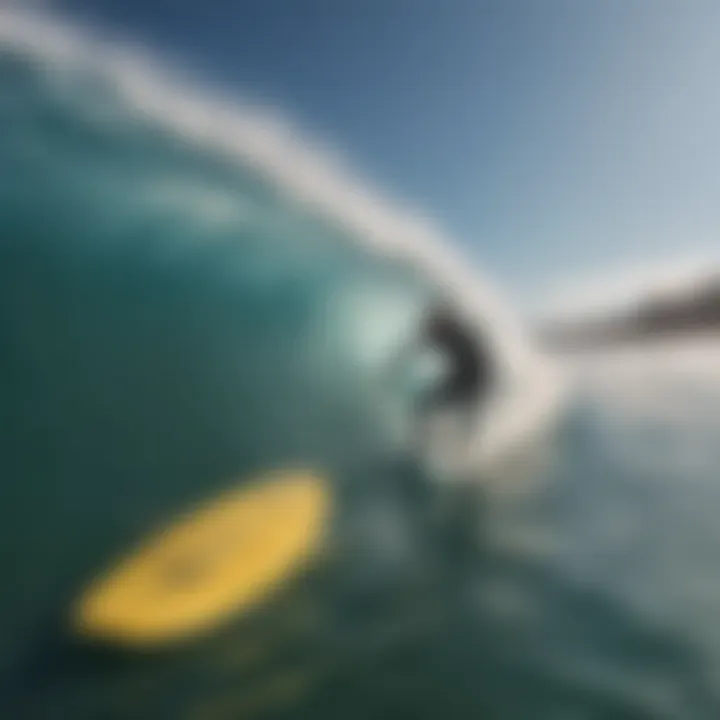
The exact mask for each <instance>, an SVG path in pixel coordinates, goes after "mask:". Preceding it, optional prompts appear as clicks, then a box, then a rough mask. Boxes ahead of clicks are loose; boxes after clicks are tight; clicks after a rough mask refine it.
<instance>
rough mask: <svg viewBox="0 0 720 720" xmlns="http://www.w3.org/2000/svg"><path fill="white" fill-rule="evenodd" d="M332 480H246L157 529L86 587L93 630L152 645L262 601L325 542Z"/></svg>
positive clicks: (86, 630) (86, 617)
mask: <svg viewBox="0 0 720 720" xmlns="http://www.w3.org/2000/svg"><path fill="white" fill-rule="evenodd" d="M328 511H329V494H328V488H327V486H326V484H325V483H324V482H323V480H322V479H321V478H320V477H318V476H316V475H314V474H312V473H308V472H282V473H273V474H272V475H270V476H268V477H266V478H261V479H260V480H259V481H258V482H254V483H252V484H251V485H248V484H244V485H243V486H242V487H240V488H237V489H234V490H232V491H230V492H228V493H226V494H224V495H223V496H221V497H220V498H218V499H216V500H214V501H213V502H211V503H209V504H207V505H205V506H203V507H201V508H199V509H198V510H197V511H196V512H193V513H192V514H190V515H189V516H187V517H185V518H183V519H181V520H179V521H178V522H176V523H174V524H172V525H170V526H169V527H168V528H166V529H164V530H163V531H161V532H159V533H158V534H157V535H155V536H154V537H151V538H150V539H149V540H148V541H147V542H146V543H145V544H144V545H141V546H140V547H139V548H138V549H137V550H136V551H135V552H133V553H132V554H131V555H130V556H129V557H127V558H125V559H124V560H122V561H121V562H120V563H119V564H118V565H116V566H115V567H114V568H111V570H110V571H109V572H108V573H106V574H104V575H102V576H101V577H99V578H98V579H97V580H96V581H95V582H93V583H92V584H91V585H90V587H89V588H88V589H87V590H86V592H85V593H84V594H83V595H82V596H81V597H80V600H79V602H78V603H77V605H76V607H75V609H74V618H73V622H74V625H75V627H76V629H77V630H78V631H79V632H81V633H82V634H83V635H86V636H90V637H93V638H97V639H101V640H105V641H110V642H114V643H118V644H122V645H126V646H137V647H143V646H147V647H151V646H156V645H161V644H165V643H168V642H173V641H178V640H184V639H187V638H189V637H193V636H195V635H197V634H201V633H203V632H207V631H210V630H212V629H214V628H215V627H216V626H218V625H219V624H221V623H222V622H223V621H226V620H229V619H231V618H233V617H236V616H237V615H238V614H242V613H243V612H245V611H248V610H250V609H252V608H254V607H256V606H257V605H258V604H259V603H261V602H263V600H265V599H266V598H267V597H268V595H270V594H271V593H272V592H273V591H274V590H276V589H277V588H278V586H279V585H281V584H282V583H283V582H285V581H287V580H289V579H290V578H291V577H293V576H294V575H295V574H296V572H297V571H299V570H300V569H301V568H302V567H303V566H304V565H305V564H306V563H307V562H308V561H309V560H310V559H311V557H312V556H313V555H314V554H315V553H316V551H317V550H318V549H319V546H320V543H321V540H322V536H323V531H324V527H325V520H326V517H327V515H328Z"/></svg>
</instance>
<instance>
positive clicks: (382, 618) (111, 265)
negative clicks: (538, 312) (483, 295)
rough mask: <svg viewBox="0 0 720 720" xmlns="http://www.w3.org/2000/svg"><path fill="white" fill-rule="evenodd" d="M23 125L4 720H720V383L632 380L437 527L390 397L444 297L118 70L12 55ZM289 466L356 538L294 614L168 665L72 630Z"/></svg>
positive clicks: (8, 313)
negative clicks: (217, 502)
mask: <svg viewBox="0 0 720 720" xmlns="http://www.w3.org/2000/svg"><path fill="white" fill-rule="evenodd" d="M0 123H1V126H0V295H1V296H2V300H1V301H0V418H1V421H0V478H1V482H0V520H1V522H0V572H1V573H2V575H1V578H2V579H1V581H0V711H1V713H0V714H1V715H2V717H8V718H33V719H34V718H37V719H45V718H47V719H48V720H50V719H53V720H54V719H60V718H72V719H75V718H77V719H78V720H84V719H88V720H89V719H95V718H98V719H105V718H148V720H150V719H153V720H155V719H160V718H188V720H189V719H190V718H223V719H225V718H228V719H230V718H233V719H234V718H246V717H256V718H260V717H288V718H306V717H307V718H311V717H312V718H343V720H345V719H351V718H363V719H367V718H424V717H439V716H442V717H450V718H474V717H484V718H498V719H500V720H511V719H519V720H524V719H526V718H527V719H531V720H543V719H545V718H547V719H548V720H558V719H559V720H562V719H565V718H567V719H570V718H572V719H581V718H582V719H583V720H585V719H590V718H599V719H604V718H609V719H613V720H615V719H622V720H630V719H633V720H641V719H642V720H651V719H655V718H671V719H673V720H692V719H693V718H699V719H705V718H707V719H708V720H711V719H712V718H715V717H717V715H718V712H720V705H719V704H718V697H717V691H716V686H717V679H718V674H717V667H718V666H717V663H718V661H719V660H720V632H719V631H720V623H718V619H717V618H718V613H717V608H718V607H720V582H718V581H717V578H718V561H717V558H718V557H720V530H718V529H717V527H716V521H715V518H716V512H717V507H718V504H719V502H718V501H720V489H719V486H718V484H717V468H718V466H719V465H718V462H717V461H718V459H720V458H718V452H717V447H718V444H717V440H718V437H719V436H720V423H719V422H718V417H717V412H716V405H715V404H714V402H712V399H713V397H714V396H713V391H714V387H715V386H714V385H713V384H712V383H713V377H712V375H711V374H709V375H702V374H701V376H700V380H699V381H698V380H695V381H693V382H691V381H690V380H688V379H687V378H686V377H685V375H683V373H680V372H679V371H678V373H675V374H674V375H673V374H671V377H672V384H671V383H670V380H669V379H668V377H669V376H660V377H659V378H658V379H655V380H653V379H652V378H648V377H647V373H644V374H643V373H640V374H638V375H637V376H634V379H631V381H630V385H629V388H620V390H623V392H620V395H621V396H622V397H623V399H624V400H628V398H632V392H630V391H638V388H639V386H640V384H641V382H645V383H646V385H647V387H645V386H643V387H644V388H645V394H646V395H647V394H649V396H650V397H651V398H660V399H662V398H665V399H666V400H665V405H664V406H663V404H662V402H660V403H659V404H656V406H652V404H651V405H650V408H651V410H650V412H645V413H644V414H643V413H638V412H633V411H634V410H637V406H633V405H632V403H629V404H626V405H623V404H618V403H617V402H615V396H614V395H613V393H612V390H613V389H616V390H617V389H618V384H617V382H616V381H611V382H610V383H609V384H608V385H607V386H604V387H603V391H602V392H600V393H590V394H589V395H588V396H587V397H582V398H579V399H578V401H577V403H576V404H575V405H574V406H573V407H572V408H571V409H570V410H569V411H568V413H567V415H566V417H565V418H564V420H563V422H562V423H561V426H560V427H559V428H558V430H557V431H556V432H555V433H554V434H553V436H552V437H548V438H547V439H546V440H545V441H544V445H542V447H540V448H539V449H537V448H536V450H539V455H540V456H541V457H542V458H544V459H547V458H549V460H548V461H547V462H543V463H540V462H538V463H537V464H533V463H531V462H530V460H527V462H526V465H525V466H523V472H522V474H521V475H522V477H521V478H520V480H522V486H521V487H520V488H518V486H517V483H518V482H520V480H519V479H518V478H517V477H516V473H510V471H508V476H507V478H506V480H507V486H508V488H509V487H510V485H511V484H512V486H513V487H512V490H513V491H512V492H511V493H510V492H508V493H505V492H503V489H502V485H503V480H504V479H503V478H500V483H496V484H499V485H500V486H501V488H500V489H499V490H498V489H492V490H491V489H490V488H488V490H487V492H486V493H485V494H483V495H482V497H481V498H479V499H478V500H477V501H476V502H469V501H467V502H465V499H464V498H462V499H461V500H462V502H458V503H456V504H455V505H454V506H453V505H452V504H451V506H450V507H449V508H447V509H446V511H445V514H444V515H442V516H441V515H440V513H439V510H438V508H439V505H440V503H441V501H447V498H443V497H436V496H435V495H433V494H432V493H423V489H424V488H425V487H426V486H425V485H424V484H423V482H422V481H423V480H424V479H425V478H424V471H423V463H422V457H421V455H420V453H419V452H417V448H415V452H413V447H412V445H411V444H410V445H409V444H408V442H407V440H408V435H409V428H410V427H411V422H412V419H411V416H410V412H411V408H412V394H413V389H412V383H411V382H410V380H411V379H412V377H413V374H414V371H415V369H416V368H414V367H412V365H413V363H412V359H409V360H408V365H407V366H405V367H403V368H400V371H399V372H398V369H397V368H392V359H393V353H394V351H395V350H396V349H397V348H398V347H400V346H402V343H403V342H404V341H405V340H406V339H407V338H411V337H412V335H413V331H414V330H415V328H416V325H417V321H418V313H419V311H420V310H421V309H422V308H423V307H424V305H425V303H426V302H427V301H428V298H430V297H431V296H432V295H433V294H434V288H432V287H431V286H430V284H429V282H428V281H426V280H424V279H423V278H421V277H418V276H415V275H414V274H413V273H411V272H410V271H409V270H407V269H405V268H403V267H402V266H401V265H397V264H393V263H392V262H391V261H390V260H389V259H388V258H385V257H383V256H381V255H376V254H372V253H370V252H369V250H365V249H363V247H362V243H358V242H356V241H354V240H355V239H353V238H352V237H351V235H352V231H351V230H350V229H349V228H346V227H342V226H340V225H339V224H337V223H331V222H330V221H328V220H323V219H322V216H320V215H319V214H317V213H314V212H312V210H311V208H309V207H307V206H305V205H303V204H301V203H299V202H297V201H295V200H293V199H292V198H291V197H289V196H288V195H287V194H285V193H283V192H282V191H281V190H280V189H279V188H277V187H275V186H273V184H272V182H270V181H269V180H268V179H267V177H265V176H264V175H263V173H262V171H261V169H258V168H252V167H249V166H248V165H246V164H243V162H241V161H240V160H238V159H237V158H235V157H229V156H226V155H222V154H219V153H215V152H211V151H210V150H208V149H207V148H205V147H203V146H202V145H199V144H197V143H196V142H195V141H192V140H190V139H189V138H188V137H186V136H183V135H182V134H180V133H178V132H176V131H173V130H172V129H171V128H170V127H169V126H166V125H163V123H161V122H158V121H157V120H155V119H153V118H151V117H149V116H145V115H143V114H142V113H141V112H137V111H135V110H133V108H130V107H126V106H124V105H123V101H122V94H121V93H119V92H118V90H117V88H116V87H114V86H113V83H112V78H108V77H106V76H103V75H102V73H95V72H93V71H92V69H91V68H86V69H85V70H83V71H82V72H80V71H79V70H78V69H77V68H74V69H70V68H68V67H66V68H62V67H60V68H59V67H57V66H54V65H52V64H50V63H48V62H46V61H45V60H43V58H42V54H41V53H37V52H33V51H32V50H29V49H27V48H25V49H23V50H19V49H17V47H15V48H10V47H3V48H0ZM648 362H649V364H650V365H652V360H649V361H648ZM653 382H655V385H653ZM668 392H671V395H670V396H669V397H668V395H667V393H668ZM641 395H642V393H641ZM715 395H717V393H716V394H715ZM642 397H644V395H642ZM641 407H642V406H641ZM668 408H669V410H671V411H672V412H668ZM684 408H688V409H689V411H688V412H687V413H684V414H683V413H680V415H679V419H678V411H680V410H683V409H684ZM289 464H292V465H297V464H302V465H311V466H318V467H322V468H323V469H324V470H325V471H326V472H327V474H328V475H329V477H331V478H332V480H333V490H334V513H333V519H332V523H331V527H329V528H328V539H327V545H328V553H327V557H326V558H325V559H324V561H323V562H322V563H321V564H319V565H318V566H317V567H316V568H314V569H313V570H312V571H311V572H310V573H308V574H307V575H306V576H304V577H303V578H300V579H298V580H297V581H296V582H295V583H294V584H293V585H291V586H290V587H288V588H286V590H285V592H283V594H282V595H279V596H277V597H276V598H274V599H273V601H272V602H271V603H269V604H268V605H267V606H266V607H263V608H261V609H260V610H258V611H257V612H256V613H255V614H254V615H253V616H252V617H250V618H245V619H240V620H238V621H237V622H236V623H235V624H233V625H232V626H231V627H228V628H225V629H224V630H223V631H222V632H220V633H218V634H217V635H215V636H213V637H209V638H206V639H204V640H203V641H202V642H199V643H194V644H190V645H188V646H186V647H183V648H180V649H177V650H174V651H172V652H160V653H150V654H143V655H139V656H136V655H132V654H129V653H124V654H123V653H118V652H113V651H112V650H109V649H106V648H97V647H89V646H87V645H86V644H83V643H80V642H78V641H77V639H76V638H73V637H72V635H71V634H70V633H69V632H68V627H67V610H68V606H69V604H70V602H71V601H72V599H73V598H74V597H76V595H77V593H78V592H79V590H80V589H81V588H82V587H83V585H84V583H85V582H87V580H88V579H89V578H91V577H92V576H94V574H95V573H96V572H97V571H98V570H99V569H102V568H103V567H105V566H106V565H107V563H108V562H109V561H110V559H112V558H113V557H115V556H116V554H118V553H122V552H124V551H125V550H127V548H128V547H129V546H131V545H132V544H133V543H134V542H136V541H137V539H138V538H139V537H142V536H143V535H144V534H145V533H146V532H148V531H150V530H152V529H154V528H155V527H157V525H158V524H159V523H162V522H164V521H165V520H166V519H167V518H168V517H170V516H172V515H173V514H174V513H176V512H178V511H182V510H183V509H185V508H187V507H188V506H190V505H192V504H193V503H194V502H196V501H199V500H202V499H204V498H206V497H210V496H212V495H213V494H215V493H216V492H217V491H219V490H221V489H222V488H224V487H228V486H233V485H235V484H237V483H238V482H242V481H243V478H246V477H249V476H250V475H252V474H253V473H254V472H256V471H258V470H264V469H267V468H274V467H281V466H285V465H289ZM479 479H480V478H479ZM520 490H521V491H520ZM451 499H452V498H451Z"/></svg>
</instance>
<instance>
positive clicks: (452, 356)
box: [417, 304, 493, 464]
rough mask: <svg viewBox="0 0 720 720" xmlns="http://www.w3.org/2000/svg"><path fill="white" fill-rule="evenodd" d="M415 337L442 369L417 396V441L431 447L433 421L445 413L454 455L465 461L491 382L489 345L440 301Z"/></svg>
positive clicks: (435, 429) (435, 430)
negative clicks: (448, 419) (432, 353)
mask: <svg viewBox="0 0 720 720" xmlns="http://www.w3.org/2000/svg"><path fill="white" fill-rule="evenodd" d="M420 341H421V343H422V344H423V345H424V346H426V347H429V348H430V349H431V350H433V351H434V352H436V353H438V354H439V355H440V356H441V358H442V359H443V362H444V363H445V367H446V371H445V373H444V374H443V376H442V377H441V378H440V380H439V381H438V382H437V383H435V384H433V386H431V387H430V388H429V389H428V390H427V391H425V392H424V393H423V394H422V396H421V397H420V400H419V403H418V407H417V414H418V418H417V419H418V422H419V426H420V427H419V431H418V432H419V441H420V442H421V443H422V444H423V446H424V447H425V448H426V449H427V448H431V447H432V445H434V444H435V442H434V441H433V438H434V437H435V436H436V433H437V429H438V428H437V423H438V421H439V420H442V417H443V416H449V418H450V419H451V420H452V427H453V434H454V435H455V437H453V438H449V440H450V443H451V444H452V445H453V446H454V447H456V448H457V452H456V454H455V459H456V460H458V461H460V462H461V464H464V462H463V461H464V460H465V457H464V456H465V455H466V454H467V453H469V451H470V449H471V444H472V442H473V440H474V438H475V432H476V430H477V428H478V424H479V417H480V414H481V405H482V403H483V401H484V399H485V398H486V397H487V394H488V392H489V390H490V387H491V384H492V382H493V372H492V360H491V354H490V351H489V348H488V347H487V346H486V342H485V340H484V338H483V337H482V334H481V333H472V332H471V329H470V327H468V326H466V325H465V323H464V322H463V321H462V319H460V318H459V317H458V316H457V313H456V312H455V310H454V309H453V308H451V307H447V306H446V305H444V304H441V305H438V306H436V307H434V308H433V309H432V310H431V312H430V314H429V315H428V317H427V319H426V321H425V323H424V327H423V330H422V335H421V338H420Z"/></svg>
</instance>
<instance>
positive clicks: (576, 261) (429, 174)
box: [54, 0, 720, 302]
mask: <svg viewBox="0 0 720 720" xmlns="http://www.w3.org/2000/svg"><path fill="white" fill-rule="evenodd" d="M54 4H55V5H58V6H59V7H61V8H63V9H65V10H67V11H68V12H70V13H71V14H74V15H76V16H79V17H82V18H86V19H90V20H92V21H94V22H98V23H101V24H103V25H106V26H109V27H110V28H112V29H113V30H114V31H116V32H119V33H121V34H125V35H127V36H128V37H131V38H135V39H137V40H139V41H141V42H142V43H144V44H146V45H150V46H151V47H152V48H154V49H156V50H159V51H160V52H165V53H169V54H170V55H171V56H174V57H177V58H178V59H179V60H181V61H182V62H183V63H185V64H188V65H190V66H192V67H194V68H197V69H199V70H200V71H201V72H202V73H204V74H206V75H207V76H208V77H210V78H213V79H217V80H219V81H220V82H222V83H223V84H224V85H226V86H227V87H228V88H231V89H233V88H237V89H238V91H239V92H241V93H244V94H249V95H250V96H252V97H257V98H260V99H263V100H265V101H269V102H271V103H272V104H273V105H275V106H278V107H280V108H282V109H283V110H284V111H285V112H286V113H287V114H288V115H289V116H290V117H292V118H296V119H297V120H298V121H299V122H300V124H301V125H303V126H305V127H307V128H309V129H310V130H311V131H312V133H313V134H315V135H317V136H319V137H320V138H322V139H324V140H326V141H328V142H330V143H331V144H333V145H335V146H337V147H338V148H340V149H341V150H342V151H343V153H344V154H345V155H347V156H349V158H350V159H351V161H352V164H353V165H354V166H356V167H358V169H359V170H360V172H361V173H362V174H363V175H365V176H368V177H369V178H370V179H372V180H374V181H375V184H376V185H379V186H380V188H387V189H389V191H390V192H391V194H392V195H395V196H398V197H400V198H401V199H403V200H406V201H408V202H409V203H410V204H411V205H413V206H416V207H418V208H420V210H421V211H423V212H425V213H427V214H428V215H430V216H431V217H432V218H434V219H436V220H437V221H438V222H439V224H440V225H441V226H442V227H443V228H445V229H446V230H447V232H448V233H449V234H450V235H451V236H453V237H454V238H455V239H457V241H458V242H459V243H462V244H463V245H464V246H465V247H466V248H469V250H470V251H471V252H472V253H473V255H474V256H476V257H477V258H478V260H479V261H480V262H481V263H482V264H483V265H485V266H486V267H488V268H489V269H490V270H491V272H493V273H494V274H495V275H498V276H499V277H500V279H501V280H502V281H503V282H504V284H505V285H506V286H509V289H510V290H511V292H512V293H513V294H515V296H516V297H518V298H520V299H521V300H524V301H525V302H528V301H530V300H531V299H532V298H533V297H535V294H536V293H537V292H538V291H541V290H546V289H547V288H553V287H555V286H559V285H562V284H563V283H565V282H566V281H567V280H568V278H573V277H580V278H582V277H584V276H586V275H593V274H597V273H602V272H606V271H607V272H613V271H615V270H617V269H618V268H619V269H622V268H623V267H624V266H629V267H635V266H642V265H652V264H653V263H654V262H656V261H657V262H659V263H662V264H664V265H665V266H667V265H668V263H670V264H671V265H672V263H674V262H675V259H676V258H677V259H678V260H680V259H682V258H685V257H686V256H688V255H693V254H695V255H708V254H712V253H713V252H714V251H715V250H714V249H715V248H716V247H718V248H720V242H719V241H718V230H719V229H720V202H719V200H720V172H719V168H720V85H719V84H718V82H717V76H718V75H719V74H720V42H718V40H717V38H718V28H720V3H717V2H715V1H714V0H707V1H704V0H602V1H597V2H591V1H590V0H585V1H584V0H524V1H521V0H487V1H482V0H362V1H361V0H254V1H252V2H243V1H241V0H238V1H237V2H229V1H228V0H204V1H203V2H185V1H183V0H154V1H153V0H62V2H59V3H58V2H56V3H54Z"/></svg>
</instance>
